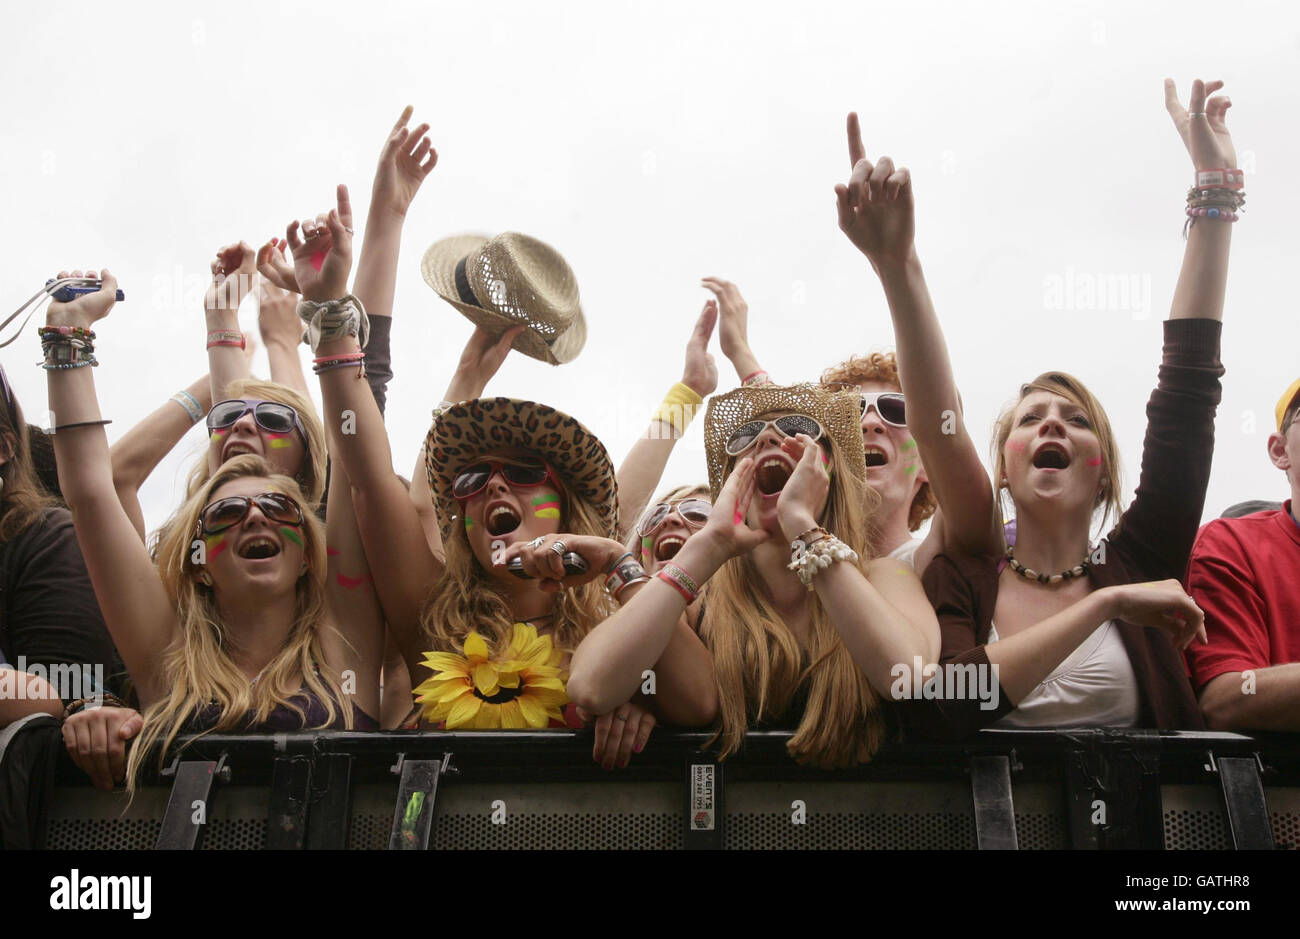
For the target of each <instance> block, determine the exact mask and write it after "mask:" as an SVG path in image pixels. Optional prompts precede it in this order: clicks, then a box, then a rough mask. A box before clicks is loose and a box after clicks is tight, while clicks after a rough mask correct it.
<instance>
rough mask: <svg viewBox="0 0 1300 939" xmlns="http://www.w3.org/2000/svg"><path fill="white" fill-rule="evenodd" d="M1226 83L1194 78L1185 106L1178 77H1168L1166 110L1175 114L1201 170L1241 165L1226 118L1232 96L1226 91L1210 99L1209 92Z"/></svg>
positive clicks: (1183, 135) (1196, 165) (1193, 158)
mask: <svg viewBox="0 0 1300 939" xmlns="http://www.w3.org/2000/svg"><path fill="white" fill-rule="evenodd" d="M1222 87H1223V82H1221V81H1212V82H1210V83H1209V84H1206V83H1205V82H1202V81H1201V80H1200V79H1199V78H1198V79H1196V81H1194V82H1192V96H1191V99H1190V100H1189V101H1188V107H1186V108H1184V107H1183V106H1182V104H1181V103H1179V101H1178V89H1177V88H1176V87H1175V86H1174V80H1173V79H1172V78H1166V79H1165V110H1166V111H1168V112H1169V116H1170V117H1171V118H1173V120H1174V127H1175V128H1177V130H1178V136H1180V137H1182V138H1183V145H1184V146H1185V147H1187V152H1188V153H1189V154H1191V157H1192V164H1193V165H1194V166H1195V167H1196V169H1198V170H1217V169H1224V168H1229V169H1231V168H1235V167H1236V165H1237V153H1236V151H1235V150H1234V149H1233V147H1232V136H1231V135H1230V134H1229V133H1228V125H1227V123H1226V122H1225V118H1226V116H1227V113H1228V108H1230V107H1232V100H1231V99H1230V98H1228V97H1227V96H1225V95H1215V96H1214V97H1212V98H1210V99H1209V100H1208V101H1207V100H1206V95H1213V94H1214V93H1215V92H1216V91H1218V90H1219V89H1220V88H1222ZM1193 115H1195V116H1193Z"/></svg>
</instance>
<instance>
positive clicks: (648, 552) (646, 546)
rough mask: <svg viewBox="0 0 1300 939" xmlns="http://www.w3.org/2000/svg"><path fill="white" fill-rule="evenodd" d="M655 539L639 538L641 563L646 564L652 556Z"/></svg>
mask: <svg viewBox="0 0 1300 939" xmlns="http://www.w3.org/2000/svg"><path fill="white" fill-rule="evenodd" d="M654 550H655V540H654V539H653V538H642V539H641V563H642V564H643V565H644V564H648V563H649V562H650V560H651V559H652V558H653V557H654Z"/></svg>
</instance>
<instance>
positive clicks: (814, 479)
mask: <svg viewBox="0 0 1300 939" xmlns="http://www.w3.org/2000/svg"><path fill="white" fill-rule="evenodd" d="M781 449H782V450H783V451H784V452H785V454H786V455H787V456H789V457H791V458H792V459H793V460H795V466H794V472H793V473H791V474H790V478H789V479H787V480H786V483H785V487H784V488H783V489H782V490H781V495H780V496H778V497H777V500H776V517H777V521H779V522H780V523H781V531H782V533H783V534H784V535H785V536H786V538H788V539H791V540H793V539H794V538H796V537H798V536H799V535H800V534H801V533H802V532H805V531H807V530H808V529H809V528H812V527H813V526H814V525H816V524H817V517H818V516H819V515H820V514H821V511H822V507H823V506H824V505H825V504H826V498H827V496H828V495H829V494H830V485H831V478H830V474H829V473H828V472H827V466H828V465H829V459H828V458H827V456H826V451H824V450H823V449H822V448H821V447H820V446H819V445H818V444H817V442H816V441H815V440H813V439H812V438H811V437H809V436H808V435H807V434H799V435H798V436H797V437H787V438H786V439H785V440H783V441H781Z"/></svg>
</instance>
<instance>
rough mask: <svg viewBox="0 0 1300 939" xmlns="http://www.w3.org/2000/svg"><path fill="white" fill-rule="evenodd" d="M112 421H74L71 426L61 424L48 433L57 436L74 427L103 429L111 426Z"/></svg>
mask: <svg viewBox="0 0 1300 939" xmlns="http://www.w3.org/2000/svg"><path fill="white" fill-rule="evenodd" d="M111 423H113V422H112V421H73V422H72V423H71V424H60V425H59V426H58V427H51V428H50V429H49V430H48V431H46V433H49V434H57V433H58V432H59V431H61V430H69V429H70V428H73V427H103V426H104V425H106V424H111Z"/></svg>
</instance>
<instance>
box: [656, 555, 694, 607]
mask: <svg viewBox="0 0 1300 939" xmlns="http://www.w3.org/2000/svg"><path fill="white" fill-rule="evenodd" d="M655 576H656V577H658V578H659V579H660V580H662V581H663V582H664V583H666V584H672V586H673V589H674V590H676V591H677V592H678V593H680V594H681V595H682V596H683V597H685V598H686V605H687V606H690V605H691V604H692V603H694V602H695V598H696V597H698V596H699V595H700V585H699V584H697V583H696V582H695V578H693V577H692V576H691V575H690V574H688V573H686V572H685V571H684V570H682V569H681V568H680V567H678V566H677V565H676V564H666V565H664V569H663V570H661V571H660V572H659V573H658V574H656V575H655Z"/></svg>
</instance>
